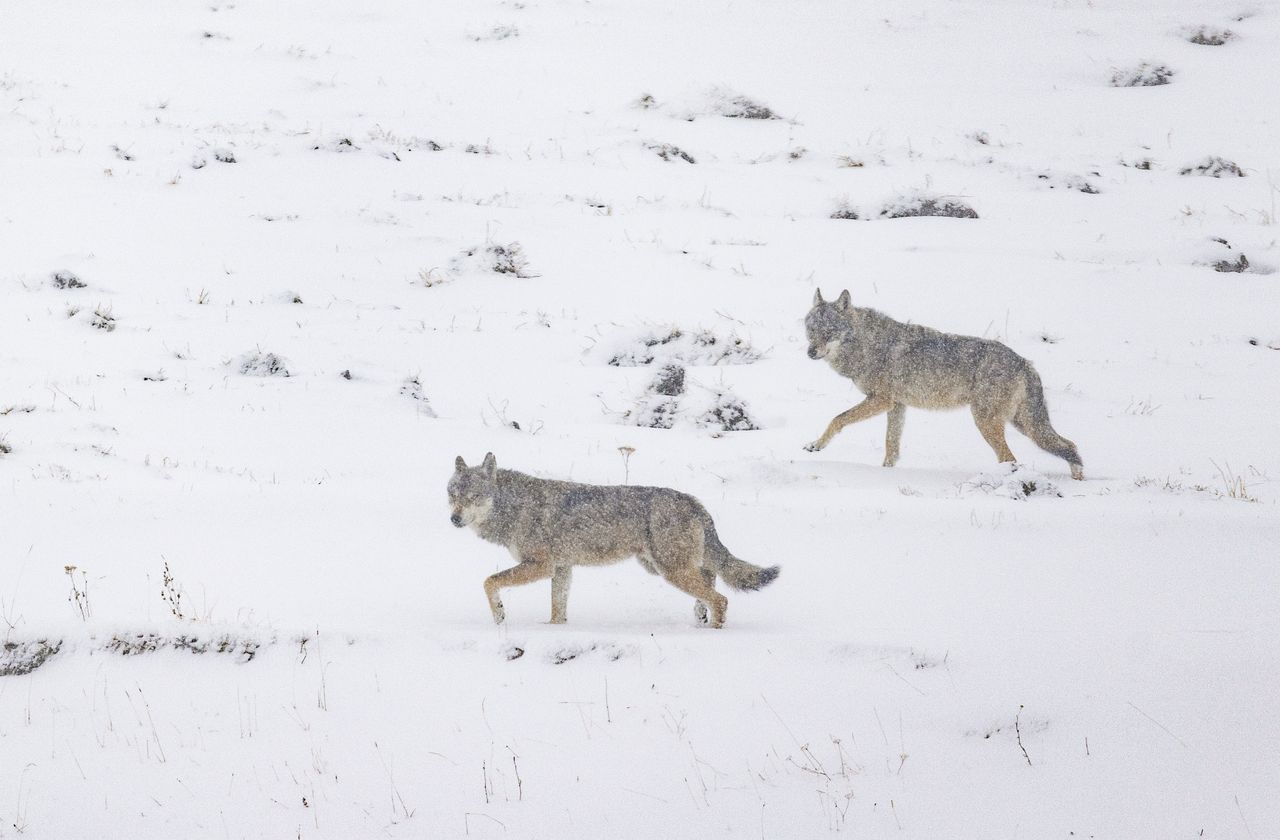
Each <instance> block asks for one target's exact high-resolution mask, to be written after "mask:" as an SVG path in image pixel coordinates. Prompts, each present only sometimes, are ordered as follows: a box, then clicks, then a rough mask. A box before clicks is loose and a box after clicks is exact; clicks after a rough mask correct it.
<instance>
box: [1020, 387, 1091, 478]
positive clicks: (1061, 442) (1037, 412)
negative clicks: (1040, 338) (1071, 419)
mask: <svg viewBox="0 0 1280 840" xmlns="http://www.w3.org/2000/svg"><path fill="white" fill-rule="evenodd" d="M1013 425H1014V426H1015V427H1016V428H1017V429H1018V431H1020V432H1022V433H1023V434H1024V435H1026V436H1027V437H1029V438H1031V439H1032V440H1033V441H1035V444H1036V446H1038V447H1040V448H1041V449H1043V450H1044V451H1045V452H1048V453H1050V454H1052V455H1057V456H1058V457H1059V458H1061V459H1062V460H1064V461H1066V462H1067V463H1068V464H1070V465H1071V477H1072V478H1077V479H1078V478H1083V477H1084V461H1082V460H1080V453H1079V452H1078V451H1076V445H1075V444H1074V443H1072V442H1071V441H1069V440H1067V439H1066V438H1064V437H1063V436H1062V435H1060V434H1058V432H1057V431H1056V430H1055V429H1054V428H1053V424H1052V423H1050V422H1049V406H1047V405H1046V404H1045V401H1044V386H1043V385H1041V384H1040V374H1038V373H1036V372H1035V371H1034V370H1030V369H1028V370H1027V380H1026V397H1025V398H1024V399H1023V401H1022V405H1020V406H1018V411H1017V413H1016V414H1014V416H1013Z"/></svg>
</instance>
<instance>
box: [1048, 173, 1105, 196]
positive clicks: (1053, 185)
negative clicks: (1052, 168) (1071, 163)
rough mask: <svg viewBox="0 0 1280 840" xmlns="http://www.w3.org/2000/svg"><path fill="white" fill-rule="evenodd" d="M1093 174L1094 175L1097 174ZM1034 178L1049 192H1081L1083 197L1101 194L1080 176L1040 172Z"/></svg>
mask: <svg viewBox="0 0 1280 840" xmlns="http://www.w3.org/2000/svg"><path fill="white" fill-rule="evenodd" d="M1094 174H1095V175H1096V174H1097V173H1094ZM1036 178H1037V180H1040V181H1043V182H1045V184H1046V185H1047V186H1048V187H1049V189H1051V190H1056V189H1064V190H1075V191H1076V192H1082V193H1084V194H1085V195H1097V194H1098V193H1100V192H1101V190H1099V189H1098V188H1097V187H1095V186H1094V185H1093V184H1092V183H1090V182H1089V181H1088V180H1087V179H1085V178H1084V177H1083V176H1080V175H1055V174H1053V173H1050V172H1041V173H1040V174H1039V175H1037V176H1036Z"/></svg>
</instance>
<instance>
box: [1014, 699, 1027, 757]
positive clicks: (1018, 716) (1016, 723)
mask: <svg viewBox="0 0 1280 840" xmlns="http://www.w3.org/2000/svg"><path fill="white" fill-rule="evenodd" d="M1022 708H1023V707H1022V705H1021V704H1019V706H1018V713H1017V714H1016V715H1014V716H1013V731H1014V732H1015V733H1017V735H1018V749H1020V750H1022V757H1023V758H1025V759H1026V760H1027V766H1028V767H1030V766H1031V756H1029V755H1027V748H1026V747H1024V746H1023V745H1022V726H1021V725H1020V721H1021V718H1022Z"/></svg>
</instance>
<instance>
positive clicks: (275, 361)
mask: <svg viewBox="0 0 1280 840" xmlns="http://www.w3.org/2000/svg"><path fill="white" fill-rule="evenodd" d="M239 362H240V363H239V365H238V368H239V370H240V374H241V375H242V376H290V375H291V374H290V373H289V367H288V365H287V364H286V363H285V360H284V359H283V358H281V357H280V356H277V355H276V354H275V353H263V352H262V351H260V350H253V351H251V352H249V353H245V354H244V355H243V356H241V357H240V360H239Z"/></svg>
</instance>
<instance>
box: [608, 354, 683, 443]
mask: <svg viewBox="0 0 1280 840" xmlns="http://www.w3.org/2000/svg"><path fill="white" fill-rule="evenodd" d="M684 392H685V371H684V367H683V366H681V365H678V364H666V365H663V366H662V368H661V369H659V370H658V373H657V375H656V376H655V377H654V378H653V381H652V382H650V383H649V386H648V387H647V388H646V389H645V392H644V393H643V394H641V396H640V398H639V399H638V400H636V404H635V406H633V407H632V408H630V409H628V410H627V411H626V412H624V413H623V415H622V418H623V421H624V422H625V423H627V424H628V425H632V426H642V427H644V428H647V429H670V428H672V427H673V426H674V425H675V423H676V418H677V417H678V414H679V409H680V399H679V398H680V397H681V396H683V395H684Z"/></svg>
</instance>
